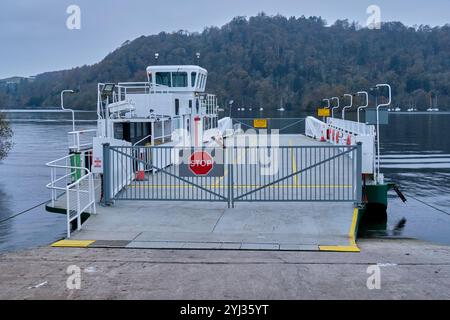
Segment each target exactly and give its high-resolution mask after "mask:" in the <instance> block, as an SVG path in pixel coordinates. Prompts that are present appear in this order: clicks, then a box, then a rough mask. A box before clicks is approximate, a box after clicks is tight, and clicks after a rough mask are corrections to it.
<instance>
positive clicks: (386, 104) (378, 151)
mask: <svg viewBox="0 0 450 320" xmlns="http://www.w3.org/2000/svg"><path fill="white" fill-rule="evenodd" d="M376 87H377V88H381V87H387V88H388V90H389V99H388V102H387V103H382V104H379V105H377V177H376V181H377V183H380V181H379V178H380V115H379V111H380V108H381V107H388V106H390V105H391V102H392V89H391V86H390V85H389V84H377V85H376Z"/></svg>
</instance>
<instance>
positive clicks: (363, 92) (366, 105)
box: [357, 91, 369, 122]
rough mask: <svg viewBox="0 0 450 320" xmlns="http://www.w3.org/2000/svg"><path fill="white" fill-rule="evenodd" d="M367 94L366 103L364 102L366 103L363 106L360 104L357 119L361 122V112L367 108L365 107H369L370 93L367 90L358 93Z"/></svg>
mask: <svg viewBox="0 0 450 320" xmlns="http://www.w3.org/2000/svg"><path fill="white" fill-rule="evenodd" d="M362 94H363V95H365V96H366V104H364V105H362V106H359V107H358V116H357V119H358V122H359V119H360V118H359V112H360V111H361V110H362V109H365V108H367V107H368V106H369V93H367V91H359V92H358V93H357V95H362Z"/></svg>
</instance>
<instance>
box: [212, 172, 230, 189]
mask: <svg viewBox="0 0 450 320" xmlns="http://www.w3.org/2000/svg"><path fill="white" fill-rule="evenodd" d="M227 174H228V169H225V171H224V173H223V176H222V177H220V178H219V179H217V182H216V183H215V184H214V188H219V187H220V186H221V184H222V180H223V179H225V177H226V176H227Z"/></svg>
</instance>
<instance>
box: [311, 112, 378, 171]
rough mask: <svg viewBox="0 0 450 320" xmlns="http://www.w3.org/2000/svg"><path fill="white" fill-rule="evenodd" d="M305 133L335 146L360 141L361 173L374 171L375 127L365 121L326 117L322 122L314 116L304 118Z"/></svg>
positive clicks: (353, 143) (354, 143)
mask: <svg viewBox="0 0 450 320" xmlns="http://www.w3.org/2000/svg"><path fill="white" fill-rule="evenodd" d="M305 125H306V128H305V129H306V130H305V134H306V136H308V137H311V138H313V139H316V140H319V141H327V142H329V143H331V144H333V145H335V146H350V145H356V144H357V143H358V142H360V143H362V173H364V174H373V173H374V172H375V137H376V133H375V127H374V126H372V125H367V124H365V123H358V122H354V121H349V120H342V119H336V118H328V120H327V123H324V122H322V121H320V120H318V119H316V118H314V117H307V118H306V122H305Z"/></svg>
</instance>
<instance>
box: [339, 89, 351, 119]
mask: <svg viewBox="0 0 450 320" xmlns="http://www.w3.org/2000/svg"><path fill="white" fill-rule="evenodd" d="M344 97H349V98H350V105H349V106H345V107H344V108H342V120H345V110H346V109H350V108H351V107H353V95H352V94H344Z"/></svg>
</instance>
